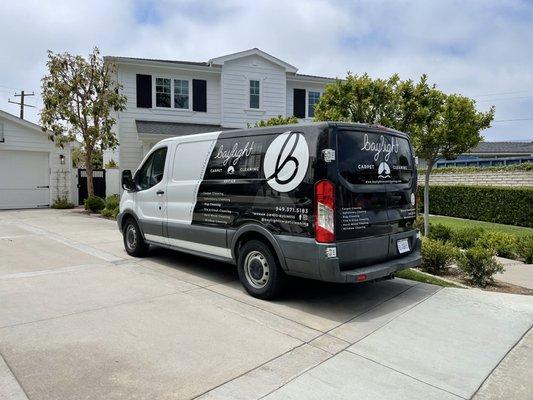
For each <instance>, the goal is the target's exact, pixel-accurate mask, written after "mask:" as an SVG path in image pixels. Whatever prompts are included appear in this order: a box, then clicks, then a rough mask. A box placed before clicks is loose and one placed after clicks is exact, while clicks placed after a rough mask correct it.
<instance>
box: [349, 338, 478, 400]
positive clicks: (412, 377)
mask: <svg viewBox="0 0 533 400" xmlns="http://www.w3.org/2000/svg"><path fill="white" fill-rule="evenodd" d="M346 351H347V352H349V353H351V354H354V355H356V356H358V357H361V358H364V359H365V360H368V361H370V362H373V363H374V364H377V365H380V366H382V367H384V368H387V369H390V370H391V371H394V372H397V373H399V374H401V375H403V376H407V377H408V378H411V379H414V380H415V381H418V382H420V383H423V384H424V385H427V386H431V387H433V388H435V389H438V390H441V391H443V392H446V393H449V394H451V395H453V396H455V397H457V398H458V399H464V400H469V399H468V398H466V397H463V396H460V395H458V394H457V393H453V392H450V391H449V390H446V389H443V388H441V387H439V386H436V385H433V384H431V383H428V382H426V381H423V380H422V379H419V378H416V377H414V376H412V375H409V374H406V373H405V372H402V371H400V370H397V369H395V368H392V367H389V366H388V365H385V364H382V363H380V362H378V361H376V360H373V359H372V358H368V357H365V356H363V355H362V354H359V353H356V352H355V351H353V350H350V349H349V348H348V349H346Z"/></svg>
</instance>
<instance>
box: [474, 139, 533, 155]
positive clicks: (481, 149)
mask: <svg viewBox="0 0 533 400" xmlns="http://www.w3.org/2000/svg"><path fill="white" fill-rule="evenodd" d="M468 153H469V154H527V155H530V154H533V142H481V143H480V144H478V145H477V146H476V147H474V148H473V149H471V150H470V151H469V152H468Z"/></svg>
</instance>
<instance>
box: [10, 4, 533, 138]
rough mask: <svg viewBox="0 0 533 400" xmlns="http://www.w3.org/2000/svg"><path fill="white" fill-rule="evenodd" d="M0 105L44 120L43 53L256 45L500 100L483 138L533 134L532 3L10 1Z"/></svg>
mask: <svg viewBox="0 0 533 400" xmlns="http://www.w3.org/2000/svg"><path fill="white" fill-rule="evenodd" d="M0 15H1V16H2V23H1V24H0V37H1V38H2V40H1V43H0V50H1V51H0V109H2V110H5V111H8V112H10V113H13V114H16V115H18V109H19V108H18V106H17V105H14V104H10V103H8V99H9V98H11V100H15V101H18V100H19V98H18V97H14V96H13V95H14V93H15V92H20V90H25V91H26V92H35V94H36V96H34V97H29V98H27V102H28V103H29V104H31V105H35V106H36V107H35V108H27V109H26V111H25V112H26V119H28V120H30V121H32V122H38V118H39V117H38V112H39V109H40V107H42V103H41V100H40V97H39V93H40V91H41V88H40V84H41V82H40V80H41V78H42V76H43V75H44V74H45V73H46V58H47V50H52V51H54V52H65V51H68V52H70V53H75V54H81V55H87V54H88V53H89V52H90V51H91V49H92V48H93V47H94V46H98V47H99V48H100V50H101V52H102V54H104V55H114V56H129V57H142V58H160V59H171V60H190V61H207V60H209V59H211V58H214V57H217V56H221V55H224V54H229V53H233V52H237V51H242V50H246V49H249V48H253V47H258V48H260V49H261V50H264V51H266V52H267V53H269V54H272V55H273V56H275V57H278V58H280V59H282V60H284V61H286V62H288V63H290V64H292V65H295V66H296V67H297V68H298V69H299V71H298V72H300V73H305V74H314V75H324V76H330V77H345V76H346V73H347V71H351V72H353V73H356V74H362V73H365V72H366V73H368V74H369V75H370V76H372V77H374V78H377V77H388V76H390V75H392V74H393V73H398V74H399V75H400V77H401V78H402V79H414V80H417V79H418V78H419V77H420V75H421V74H423V73H426V74H428V76H429V80H430V82H431V83H435V84H436V85H437V86H438V87H439V88H440V89H441V90H443V91H445V92H447V93H460V94H463V95H466V96H469V97H472V98H474V99H475V100H476V102H477V107H478V109H479V110H488V109H489V108H490V106H491V105H494V106H495V107H496V116H495V121H494V123H493V125H492V127H491V128H489V129H487V130H485V131H483V136H484V137H485V138H486V140H491V141H498V140H533V0H522V1H519V0H494V1H493V0H461V1H456V0H449V1H440V0H432V1H425V0H396V1H392V0H391V1H381V0H353V1H341V0H336V1H334V0H330V1H317V0H283V1H277V0H272V1H265V0H253V1H250V0H244V1H239V0H228V1H225V0H218V1H202V0H199V1H192V0H174V1H171V0H163V1H149V0H91V1H82V0H54V1H44V0H41V1H27V0H3V1H2V2H0Z"/></svg>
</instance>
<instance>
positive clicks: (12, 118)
mask: <svg viewBox="0 0 533 400" xmlns="http://www.w3.org/2000/svg"><path fill="white" fill-rule="evenodd" d="M0 118H5V119H7V120H8V121H11V122H14V123H15V124H19V125H22V126H24V127H25V128H28V129H31V130H34V131H38V132H39V133H41V134H43V135H44V134H46V133H45V132H43V129H42V128H41V127H40V126H39V125H37V124H34V123H33V122H30V121H26V120H25V119H21V118H19V117H17V116H16V115H13V114H10V113H8V112H6V111H3V110H0Z"/></svg>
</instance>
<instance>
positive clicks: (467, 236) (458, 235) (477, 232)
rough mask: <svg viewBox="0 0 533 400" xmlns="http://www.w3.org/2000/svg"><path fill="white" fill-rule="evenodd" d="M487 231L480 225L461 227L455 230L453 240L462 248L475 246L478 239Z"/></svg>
mask: <svg viewBox="0 0 533 400" xmlns="http://www.w3.org/2000/svg"><path fill="white" fill-rule="evenodd" d="M484 233H485V229H483V228H479V227H471V228H461V229H457V230H455V231H454V233H453V235H452V238H451V241H452V243H453V244H454V245H455V246H457V247H460V248H462V249H469V248H470V247H474V246H475V244H476V242H477V241H478V239H479V238H480V237H481V235H483V234H484Z"/></svg>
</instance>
